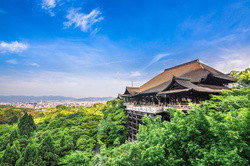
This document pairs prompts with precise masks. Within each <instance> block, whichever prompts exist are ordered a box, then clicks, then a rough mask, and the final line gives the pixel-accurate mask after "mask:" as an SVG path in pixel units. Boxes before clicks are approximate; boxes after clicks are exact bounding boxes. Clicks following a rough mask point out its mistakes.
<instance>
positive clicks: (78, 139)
mask: <svg viewBox="0 0 250 166" xmlns="http://www.w3.org/2000/svg"><path fill="white" fill-rule="evenodd" d="M0 109H1V110H0V115H1V128H0V142H1V146H0V159H1V165H20V166H21V165H91V160H92V158H93V157H94V155H95V148H97V147H96V146H97V144H100V145H103V146H107V147H112V146H114V145H116V146H117V145H120V144H121V143H124V142H125V140H126V133H127V131H126V128H125V124H126V121H127V119H126V115H125V112H124V107H123V105H122V102H121V101H118V100H113V101H110V102H108V103H107V104H106V105H103V104H99V105H96V106H95V107H92V108H84V107H80V108H78V109H77V110H75V109H74V108H71V107H65V106H61V105H59V106H57V107H56V108H50V109H48V110H46V111H44V112H36V111H33V110H30V109H18V108H14V107H11V106H1V108H0ZM12 119H14V120H12ZM18 119H19V120H18ZM97 142H98V143H97Z"/></svg>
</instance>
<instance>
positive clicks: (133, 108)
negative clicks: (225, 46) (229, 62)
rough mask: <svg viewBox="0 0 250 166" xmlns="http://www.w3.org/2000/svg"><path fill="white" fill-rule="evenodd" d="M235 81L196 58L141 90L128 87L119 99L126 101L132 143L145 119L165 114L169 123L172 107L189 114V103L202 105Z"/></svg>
mask: <svg viewBox="0 0 250 166" xmlns="http://www.w3.org/2000/svg"><path fill="white" fill-rule="evenodd" d="M233 82H236V79H234V78H232V77H230V76H228V75H226V74H224V73H222V72H220V71H218V70H216V69H213V68H212V67H210V66H207V65H205V64H203V63H201V62H200V61H199V59H197V60H194V61H191V62H187V63H184V64H181V65H178V66H175V67H172V68H169V69H165V70H164V71H163V72H162V73H160V74H159V75H157V76H155V77H154V78H152V79H151V80H149V81H148V82H146V83H145V84H143V85H142V86H140V87H126V90H125V93H124V94H119V95H118V97H119V98H121V99H123V100H125V104H124V105H125V106H126V112H127V114H128V123H127V125H128V126H127V127H128V129H129V140H130V141H134V140H135V139H136V134H137V132H138V129H139V124H142V118H143V116H145V115H147V116H153V117H155V116H156V115H162V117H163V120H169V116H168V109H169V107H171V108H177V109H181V110H183V111H187V110H189V109H191V108H192V106H190V105H189V104H188V102H189V101H191V102H192V103H196V104H197V105H201V101H205V100H207V99H209V95H210V94H218V93H219V91H220V90H223V89H229V88H228V87H227V85H228V84H229V83H233Z"/></svg>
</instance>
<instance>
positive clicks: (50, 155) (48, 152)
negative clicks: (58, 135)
mask: <svg viewBox="0 0 250 166" xmlns="http://www.w3.org/2000/svg"><path fill="white" fill-rule="evenodd" d="M39 155H41V156H42V159H43V160H44V161H46V165H57V162H58V156H57V155H56V151H55V143H54V140H53V139H52V137H51V135H50V134H49V135H47V136H46V137H45V138H44V139H43V140H42V143H41V144H40V146H39Z"/></svg>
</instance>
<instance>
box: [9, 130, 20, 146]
mask: <svg viewBox="0 0 250 166" xmlns="http://www.w3.org/2000/svg"><path fill="white" fill-rule="evenodd" d="M17 139H18V133H17V131H16V130H13V131H12V132H11V133H10V139H9V142H10V145H11V146H12V145H13V142H14V141H15V140H17Z"/></svg>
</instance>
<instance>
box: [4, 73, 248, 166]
mask: <svg viewBox="0 0 250 166" xmlns="http://www.w3.org/2000/svg"><path fill="white" fill-rule="evenodd" d="M242 74H244V76H242ZM234 76H235V77H239V82H238V83H237V85H235V86H237V88H235V89H233V90H232V91H228V90H226V91H222V92H221V93H220V95H212V96H211V99H210V100H208V101H205V102H203V103H202V104H203V107H202V108H200V107H197V106H194V109H192V110H190V111H188V113H187V114H185V113H184V112H182V111H180V110H169V111H170V116H171V121H170V122H169V121H164V122H161V117H160V116H158V117H157V118H155V119H153V118H151V117H145V118H144V119H143V122H144V125H141V126H140V129H139V133H138V134H137V137H138V140H137V141H135V142H127V141H126V137H127V130H126V127H125V125H126V122H127V116H126V114H125V111H124V107H123V102H122V101H120V100H112V101H109V102H107V104H98V105H96V106H94V107H90V108H84V107H79V108H78V109H74V108H71V107H65V106H61V105H59V106H57V107H56V108H50V109H47V110H46V111H44V112H42V111H34V110H31V109H19V108H14V107H11V106H0V142H1V144H0V165H3V166H4V165H13V166H14V165H17V166H23V165H28V166H32V165H72V166H73V165H74V166H75V165H107V166H109V165H110V166H113V165H117V166H120V165H124V166H131V165H132V166H133V165H134V166H144V165H148V166H152V165H240V166H241V165H249V156H250V148H249V140H250V139H249V136H250V88H249V86H248V85H249V78H250V77H249V70H246V71H245V72H243V73H240V72H235V73H234ZM99 147H100V153H99Z"/></svg>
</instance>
